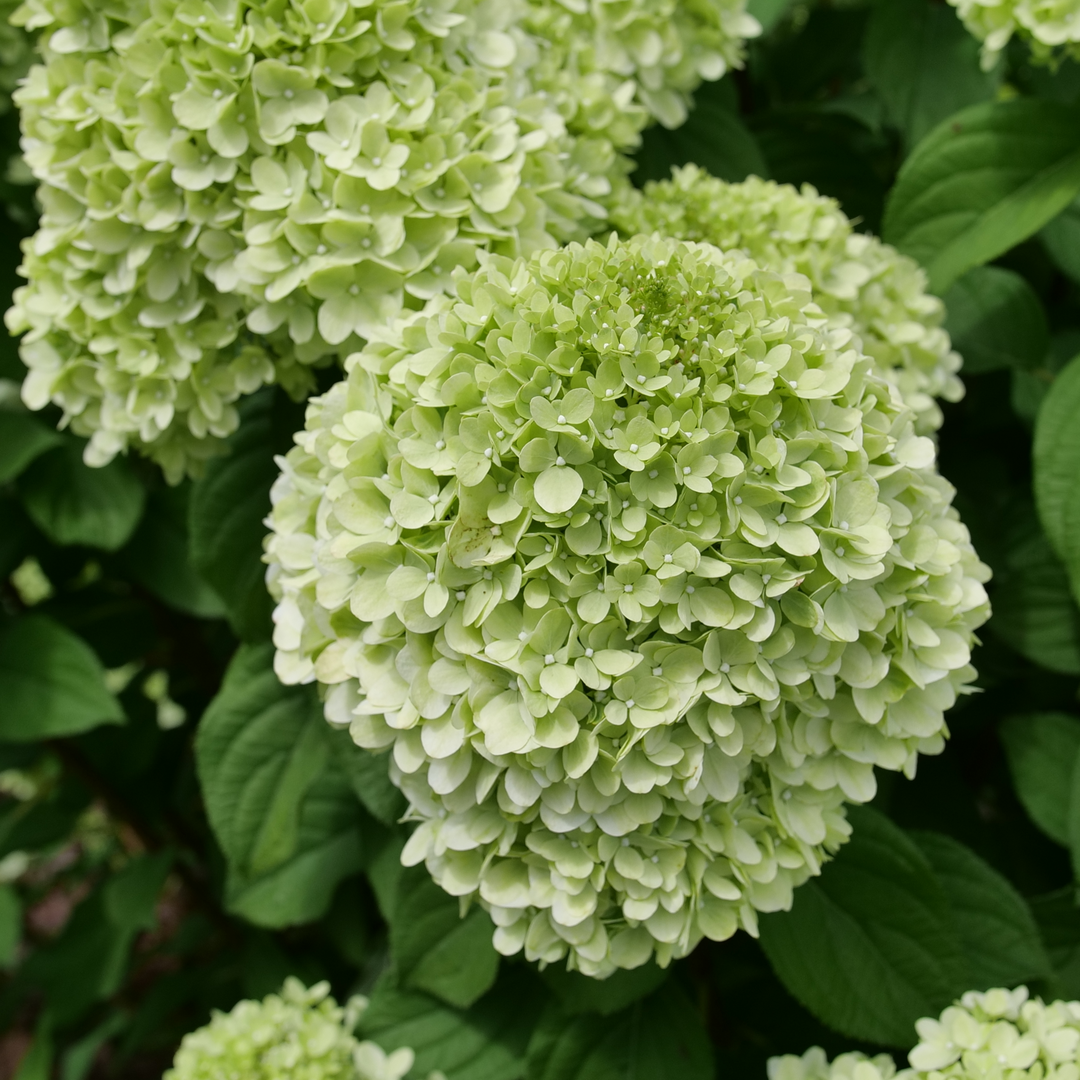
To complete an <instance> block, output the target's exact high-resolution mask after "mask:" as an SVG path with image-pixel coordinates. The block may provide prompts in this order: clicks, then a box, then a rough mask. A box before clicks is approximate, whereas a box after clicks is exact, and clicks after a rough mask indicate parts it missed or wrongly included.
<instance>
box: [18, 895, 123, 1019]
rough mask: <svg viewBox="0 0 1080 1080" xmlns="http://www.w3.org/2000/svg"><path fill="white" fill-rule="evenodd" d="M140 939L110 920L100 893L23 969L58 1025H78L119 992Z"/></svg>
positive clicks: (84, 902) (80, 908)
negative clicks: (96, 1005)
mask: <svg viewBox="0 0 1080 1080" xmlns="http://www.w3.org/2000/svg"><path fill="white" fill-rule="evenodd" d="M135 935H136V931H135V930H134V929H133V928H130V927H120V926H117V925H116V924H115V923H114V922H113V921H112V920H111V919H110V918H109V917H108V915H107V913H106V911H105V905H104V902H103V894H102V890H101V889H98V890H97V891H96V892H94V893H92V894H91V895H90V896H89V897H88V898H87V899H86V900H84V901H83V902H82V903H81V904H79V906H78V907H77V908H76V909H75V912H74V914H73V915H72V916H71V918H70V920H69V921H68V923H67V925H66V926H65V927H64V929H63V931H62V932H61V933H60V936H59V937H58V938H56V939H54V940H53V941H51V942H50V943H49V944H48V945H47V946H46V947H45V948H44V949H41V950H40V951H37V952H34V953H32V954H31V956H30V958H29V959H28V960H27V961H26V964H25V965H24V967H23V969H22V970H23V972H25V974H26V977H27V980H28V981H29V982H30V983H31V984H32V985H35V986H39V987H41V989H42V990H43V991H44V992H45V997H46V999H47V1000H48V1002H49V1011H50V1013H51V1015H52V1016H53V1018H54V1019H55V1020H56V1023H57V1024H58V1025H60V1026H66V1025H67V1024H69V1023H71V1022H72V1021H74V1020H77V1019H78V1018H79V1017H80V1016H82V1015H83V1014H84V1013H85V1012H86V1011H87V1010H88V1009H90V1008H91V1007H92V1006H93V1004H94V1003H95V1002H97V1001H103V1000H105V999H106V998H109V997H112V995H113V994H115V993H116V991H117V990H118V989H119V988H120V985H121V983H122V982H123V979H124V975H125V973H126V972H127V967H128V956H129V954H130V952H131V943H132V941H133V940H134V938H135Z"/></svg>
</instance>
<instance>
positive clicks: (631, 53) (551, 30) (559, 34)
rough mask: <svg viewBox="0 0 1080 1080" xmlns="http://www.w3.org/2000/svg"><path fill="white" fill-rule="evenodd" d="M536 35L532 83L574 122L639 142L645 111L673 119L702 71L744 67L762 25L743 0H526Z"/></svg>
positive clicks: (667, 121) (621, 142)
mask: <svg viewBox="0 0 1080 1080" xmlns="http://www.w3.org/2000/svg"><path fill="white" fill-rule="evenodd" d="M529 7H530V11H529V16H528V20H527V25H528V27H529V29H530V30H531V31H532V32H533V33H534V34H535V36H536V37H537V39H538V40H539V41H540V42H542V47H541V59H540V64H539V66H538V70H537V74H536V76H535V82H536V84H537V85H538V86H539V87H541V88H542V89H543V90H544V91H546V92H547V93H549V94H551V95H552V96H553V97H554V98H555V100H557V101H558V102H559V108H560V112H562V114H563V115H564V116H565V117H566V119H567V123H568V125H569V127H570V129H571V130H572V131H577V132H581V133H589V134H593V135H597V134H599V135H603V136H606V137H608V138H610V139H612V141H614V143H615V145H616V146H617V147H619V148H620V149H628V148H632V147H635V146H637V145H638V143H639V141H640V140H639V136H640V133H641V131H642V129H643V128H644V127H645V126H646V124H647V123H648V122H649V121H651V120H658V121H659V122H660V123H662V124H663V125H664V126H665V127H669V128H674V127H678V126H679V125H680V124H681V123H683V121H684V120H685V119H686V115H687V106H688V104H689V99H690V94H691V93H693V91H694V90H695V89H697V87H698V85H699V84H700V83H701V82H702V81H703V80H710V81H711V80H716V79H719V78H721V77H722V76H723V75H724V73H725V72H726V71H728V70H729V69H730V68H733V67H741V66H742V59H743V45H744V41H745V39H747V38H752V37H755V36H757V35H758V34H760V33H761V25H760V23H758V21H757V20H756V19H755V18H754V17H753V16H752V15H750V14H749V13H748V12H747V10H746V0H692V2H687V0H620V2H618V3H612V2H611V0H529Z"/></svg>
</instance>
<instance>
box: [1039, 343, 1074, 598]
mask: <svg viewBox="0 0 1080 1080" xmlns="http://www.w3.org/2000/svg"><path fill="white" fill-rule="evenodd" d="M1034 457H1035V501H1036V505H1037V506H1038V508H1039V518H1040V520H1041V521H1042V524H1043V528H1044V529H1045V530H1046V536H1047V539H1048V540H1049V541H1050V543H1051V545H1053V548H1054V550H1055V551H1056V552H1057V554H1058V556H1059V557H1060V558H1061V560H1062V561H1063V562H1064V563H1065V569H1066V570H1067V571H1068V573H1069V577H1070V580H1071V581H1072V583H1073V593H1074V595H1076V596H1080V356H1077V357H1076V358H1075V359H1073V360H1072V361H1070V362H1069V363H1068V364H1067V365H1066V366H1065V368H1064V370H1063V371H1062V372H1061V373H1060V374H1059V375H1058V376H1057V377H1056V378H1055V379H1054V381H1053V382H1052V383H1051V384H1050V389H1049V391H1048V392H1047V394H1046V396H1045V397H1044V398H1043V401H1042V405H1041V406H1040V408H1039V414H1038V417H1037V418H1036V421H1035V445H1034Z"/></svg>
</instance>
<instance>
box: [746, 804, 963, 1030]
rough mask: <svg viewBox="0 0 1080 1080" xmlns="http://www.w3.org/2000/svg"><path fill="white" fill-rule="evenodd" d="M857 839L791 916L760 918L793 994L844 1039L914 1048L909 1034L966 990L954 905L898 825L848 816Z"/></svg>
mask: <svg viewBox="0 0 1080 1080" xmlns="http://www.w3.org/2000/svg"><path fill="white" fill-rule="evenodd" d="M848 813H849V817H850V819H851V823H852V826H853V827H854V833H853V836H852V839H851V840H850V842H849V843H848V844H847V845H846V846H845V847H844V848H843V849H842V850H841V851H840V854H839V855H838V856H837V858H836V859H835V860H834V861H833V862H831V863H830V864H829V865H828V866H826V867H825V869H824V872H823V873H822V875H821V877H820V878H818V879H817V880H812V881H809V882H807V883H806V884H805V885H802V886H800V888H799V889H798V890H797V891H796V893H795V903H794V905H793V907H792V909H791V911H790V912H787V913H777V914H773V915H765V916H763V917H762V919H761V923H760V926H761V944H762V946H763V947H764V949H765V954H766V956H768V958H769V962H770V963H771V964H772V966H773V970H774V971H775V972H776V974H777V975H778V976H779V978H780V981H781V982H783V984H784V985H785V986H786V987H787V988H788V990H789V991H790V992H791V993H792V994H793V995H794V996H795V997H796V998H797V999H798V1000H799V1001H801V1002H802V1003H803V1005H805V1006H806V1008H807V1009H809V1010H810V1012H812V1013H813V1014H814V1015H815V1016H817V1017H818V1018H819V1019H820V1020H822V1021H823V1022H824V1023H826V1024H828V1025H829V1026H830V1027H832V1028H835V1029H836V1030H837V1031H839V1032H842V1033H843V1034H845V1035H849V1036H852V1037H853V1038H857V1039H863V1040H865V1041H867V1042H875V1043H882V1044H884V1045H886V1046H908V1045H910V1043H911V1031H912V1025H913V1024H914V1023H915V1021H916V1020H917V1019H919V1017H921V1016H935V1015H937V1013H938V1012H940V1011H941V1009H942V1008H944V1007H945V1006H946V1005H947V1004H948V1003H949V1002H950V1001H952V1000H953V998H954V997H956V996H957V995H959V994H960V993H962V992H963V991H964V990H966V989H968V987H967V986H966V984H965V981H964V980H965V975H966V970H965V968H966V965H965V964H964V958H963V955H962V953H961V951H960V944H959V942H958V940H957V937H956V933H955V931H954V929H953V926H952V921H951V915H950V910H949V904H948V901H947V900H946V897H945V894H944V892H943V891H942V888H941V886H940V885H939V884H938V882H937V880H936V878H935V876H934V873H933V869H932V867H931V865H930V863H929V861H928V860H927V858H926V856H925V855H924V854H923V853H922V852H921V851H920V850H919V848H918V847H917V846H916V845H915V844H914V843H913V842H912V841H911V840H910V839H909V838H908V837H907V836H906V835H905V834H904V833H903V832H902V831H901V830H900V829H898V828H897V827H896V826H895V825H893V824H892V823H891V822H890V821H889V820H888V819H887V818H885V817H883V816H882V815H881V814H879V813H877V812H876V811H874V810H871V809H869V808H867V807H852V808H850V809H849V812H848Z"/></svg>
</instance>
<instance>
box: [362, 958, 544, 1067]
mask: <svg viewBox="0 0 1080 1080" xmlns="http://www.w3.org/2000/svg"><path fill="white" fill-rule="evenodd" d="M527 978H529V973H528V972H527V971H526V972H520V971H519V972H514V973H513V977H511V978H504V979H503V981H502V983H500V985H499V987H498V988H497V989H496V990H493V991H492V992H491V993H490V994H487V995H486V996H485V997H484V998H482V999H481V1000H480V1001H478V1002H477V1003H476V1004H475V1005H473V1006H472V1008H470V1009H468V1010H466V1011H462V1010H459V1009H454V1008H452V1007H451V1006H449V1005H444V1004H442V1003H441V1002H439V1001H437V1000H436V999H435V998H433V997H429V996H428V995H427V994H421V993H416V992H407V991H402V990H398V989H396V988H394V987H392V986H391V985H390V984H389V983H386V984H383V985H381V986H378V987H376V989H375V992H374V993H373V994H372V995H371V1004H370V1005H369V1006H368V1009H367V1011H366V1012H365V1013H364V1015H363V1017H362V1019H361V1021H360V1035H361V1037H363V1038H367V1039H374V1040H375V1041H376V1042H377V1043H378V1044H379V1045H380V1046H382V1047H383V1048H384V1049H385V1050H387V1051H394V1050H397V1049H398V1048H399V1047H402V1046H408V1047H411V1048H412V1050H413V1051H414V1052H415V1053H416V1062H415V1064H414V1065H413V1068H412V1071H411V1072H410V1073H409V1077H410V1078H413V1080H420V1078H422V1077H426V1076H427V1075H428V1073H429V1072H431V1071H433V1070H435V1069H439V1070H440V1071H442V1072H443V1073H445V1074H446V1076H447V1080H519V1078H520V1077H521V1076H522V1075H523V1073H524V1059H525V1047H526V1045H527V1044H528V1040H529V1035H530V1033H531V1029H532V1024H533V1019H532V1018H533V1015H534V1009H533V1008H531V1007H530V1006H531V1001H530V998H531V997H532V996H533V994H532V986H531V984H530V983H529V982H526V981H525V980H526V979H527Z"/></svg>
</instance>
